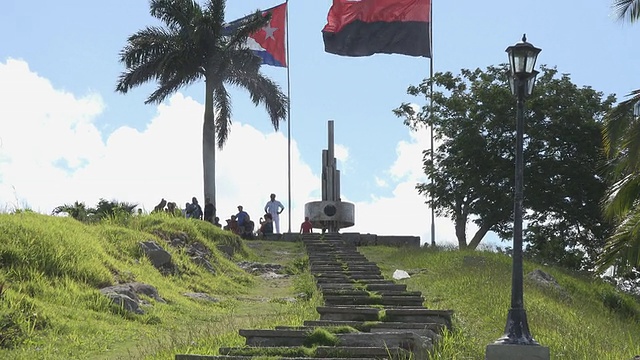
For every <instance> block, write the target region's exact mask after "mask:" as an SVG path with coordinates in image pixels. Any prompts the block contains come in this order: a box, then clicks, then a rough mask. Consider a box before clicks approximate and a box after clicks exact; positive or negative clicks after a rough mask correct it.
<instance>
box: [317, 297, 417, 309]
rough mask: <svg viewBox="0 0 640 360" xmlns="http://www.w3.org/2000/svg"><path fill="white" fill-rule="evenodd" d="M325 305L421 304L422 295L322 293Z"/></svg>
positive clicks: (414, 305)
mask: <svg viewBox="0 0 640 360" xmlns="http://www.w3.org/2000/svg"><path fill="white" fill-rule="evenodd" d="M323 298H324V303H325V304H326V305H329V306H330V305H385V306H411V307H417V306H422V303H423V302H424V299H423V298H422V296H391V295H387V296H380V297H377V296H369V295H368V294H367V295H365V296H362V295H360V296H349V295H324V294H323Z"/></svg>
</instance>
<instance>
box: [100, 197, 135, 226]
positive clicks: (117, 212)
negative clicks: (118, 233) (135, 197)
mask: <svg viewBox="0 0 640 360" xmlns="http://www.w3.org/2000/svg"><path fill="white" fill-rule="evenodd" d="M136 206H138V204H131V203H128V202H120V201H116V200H112V201H108V200H105V199H100V200H99V201H98V204H97V205H96V207H95V208H94V209H90V210H89V212H90V214H91V219H92V220H93V221H100V220H103V219H107V218H110V217H118V216H131V215H133V213H134V211H135V208H136Z"/></svg>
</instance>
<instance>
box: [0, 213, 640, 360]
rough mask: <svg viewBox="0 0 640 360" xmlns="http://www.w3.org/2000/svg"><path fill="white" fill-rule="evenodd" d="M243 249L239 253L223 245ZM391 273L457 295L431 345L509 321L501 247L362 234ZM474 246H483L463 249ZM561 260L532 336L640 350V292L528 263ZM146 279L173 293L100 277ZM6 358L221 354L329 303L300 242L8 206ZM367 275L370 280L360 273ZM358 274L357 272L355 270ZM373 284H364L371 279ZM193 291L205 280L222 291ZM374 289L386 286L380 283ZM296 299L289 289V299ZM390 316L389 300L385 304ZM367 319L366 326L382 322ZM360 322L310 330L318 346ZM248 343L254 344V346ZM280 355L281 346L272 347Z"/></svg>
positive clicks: (439, 300) (548, 342)
mask: <svg viewBox="0 0 640 360" xmlns="http://www.w3.org/2000/svg"><path fill="white" fill-rule="evenodd" d="M174 238H181V239H186V240H187V243H195V242H198V243H201V244H203V245H204V246H205V247H207V248H208V249H209V250H211V251H212V254H213V255H212V258H211V259H210V262H211V264H212V266H213V267H214V268H215V274H213V273H210V272H208V271H207V270H206V269H205V268H203V267H202V266H199V265H196V264H195V263H194V262H193V261H192V260H191V259H190V257H189V255H188V254H187V253H186V251H185V249H184V248H178V247H172V246H170V245H169V244H168V242H167V241H170V240H172V239H174ZM149 240H152V241H156V242H157V243H158V244H159V245H160V246H162V247H163V248H165V249H166V250H167V251H169V252H170V253H171V254H172V258H173V260H172V262H173V264H174V265H175V272H174V273H172V274H171V275H162V274H161V273H160V272H159V271H158V270H156V269H155V268H154V267H153V266H152V264H151V263H150V262H149V260H148V259H147V258H146V257H145V256H144V255H143V254H142V252H141V250H140V248H139V245H138V243H139V242H141V241H149ZM219 247H224V248H225V249H229V248H231V249H233V250H234V251H235V254H234V255H233V256H232V258H231V259H229V258H228V257H227V256H225V255H224V254H223V253H222V252H221V251H220V250H219V249H218V248H219ZM360 250H361V251H362V252H363V253H364V254H365V255H366V256H367V257H369V259H370V260H372V261H375V262H377V263H378V264H379V265H380V267H381V268H382V270H383V273H384V274H385V275H387V276H390V275H391V274H392V272H393V271H394V270H395V269H404V270H416V271H415V275H413V276H412V277H411V278H410V279H406V280H402V281H400V282H401V283H406V284H407V285H408V289H409V290H418V291H421V292H422V293H423V295H424V297H425V304H426V305H427V307H429V308H433V309H452V310H454V311H455V314H454V317H453V325H454V329H453V331H452V332H447V333H445V334H444V335H443V340H442V341H441V342H439V343H438V344H437V346H436V349H437V351H436V352H434V353H433V355H432V359H443V360H444V359H447V360H456V359H457V360H462V359H483V358H484V351H485V347H486V345H487V344H489V343H491V342H493V341H495V340H496V339H498V338H499V337H500V336H501V335H502V330H503V329H504V322H505V320H506V313H507V311H508V307H509V297H510V287H511V277H510V274H511V259H510V258H508V257H506V256H504V255H501V254H495V253H487V252H459V251H432V250H426V249H425V250H420V251H416V250H415V249H410V250H409V249H397V248H388V247H363V248H360ZM465 257H473V259H471V261H465ZM240 260H250V261H259V262H266V263H278V264H281V265H283V266H284V268H285V271H286V272H287V273H288V274H290V275H289V276H288V277H286V278H281V279H263V278H261V277H258V276H252V275H249V274H247V273H246V272H245V271H243V270H242V269H240V268H239V267H238V266H237V265H236V264H235V262H236V261H240ZM535 268H541V269H542V270H544V271H546V272H548V273H550V274H552V275H553V276H554V277H555V278H556V279H557V280H558V282H559V283H560V285H561V287H562V290H553V289H548V288H544V287H540V286H536V285H535V284H533V283H531V282H530V281H528V280H526V281H525V307H526V309H527V314H528V319H529V325H530V328H531V331H532V334H533V336H534V337H535V338H536V340H538V341H539V342H540V343H541V344H542V345H545V346H548V347H549V348H550V350H551V354H552V359H563V360H564V359H570V360H572V359H575V360H582V359H598V360H600V359H602V360H608V359H611V360H619V359H630V358H632V357H633V356H635V355H640V323H639V321H640V304H638V301H637V300H635V299H633V298H631V297H629V296H626V295H623V294H621V293H619V292H617V291H615V289H613V288H612V287H611V286H610V285H608V284H606V283H604V282H602V281H598V280H594V279H591V278H588V277H584V276H581V275H578V274H573V273H570V272H568V271H564V270H562V269H558V268H553V267H547V266H540V265H537V264H533V263H528V262H526V263H525V272H526V273H528V272H529V271H532V270H533V269H535ZM133 281H137V282H142V283H147V284H151V285H153V286H155V287H156V288H157V289H158V292H159V294H160V296H161V297H162V298H163V299H165V300H166V303H162V302H158V301H155V300H154V299H151V298H148V297H144V296H143V298H144V299H145V300H146V301H147V302H149V304H150V305H149V306H145V307H144V310H145V314H143V315H134V314H130V313H127V312H125V311H123V310H122V309H120V308H119V307H117V306H115V305H113V304H112V303H111V302H110V301H109V300H108V299H107V298H106V297H105V296H103V295H102V294H100V292H99V288H100V287H103V286H108V285H112V284H116V283H124V282H133ZM0 285H1V287H0V358H1V359H53V360H56V359H167V360H169V359H173V358H174V356H175V354H177V353H190V354H204V355H215V354H218V349H219V348H220V347H235V346H243V344H244V338H242V337H241V336H240V335H239V334H238V330H239V329H258V328H264V329H269V328H273V327H275V326H277V325H284V326H286V325H289V326H299V325H301V324H302V323H303V322H304V321H305V320H313V319H317V318H318V317H319V315H318V313H317V312H316V311H315V308H316V307H317V306H320V305H321V304H322V303H323V300H322V296H321V294H319V293H318V291H317V290H316V284H315V281H314V279H313V277H312V276H311V275H310V274H309V272H308V258H307V257H306V255H305V252H304V248H303V246H302V244H301V243H298V242H269V241H243V240H241V239H239V238H238V237H237V236H235V235H232V234H231V233H229V232H226V231H222V230H220V229H219V228H216V227H214V226H212V225H210V224H208V223H205V222H202V221H193V220H187V219H182V218H176V217H171V216H167V215H166V214H154V215H149V216H141V217H118V218H111V219H108V220H105V221H102V222H101V223H98V224H90V225H88V224H83V223H81V222H78V221H75V220H73V219H69V218H62V217H52V216H45V215H40V214H36V213H32V212H17V213H15V214H0ZM360 285H362V284H360ZM356 286H358V284H356ZM361 287H362V286H361ZM186 292H205V293H207V294H209V295H210V296H212V297H214V298H217V299H219V300H220V301H219V302H216V303H211V302H204V301H197V300H193V299H190V298H188V297H186V296H184V295H183V294H184V293H186ZM370 294H371V296H374V297H377V296H379V295H378V294H376V293H375V292H370ZM292 297H295V298H297V299H298V300H297V301H295V302H291V301H289V300H288V299H290V298H292ZM380 316H381V318H384V311H381V312H380ZM371 324H373V323H369V324H365V325H364V326H363V327H362V328H361V329H360V330H363V329H365V330H366V327H368V326H371ZM350 331H354V330H353V329H350V328H326V329H321V330H317V331H315V332H312V333H310V335H309V337H310V340H309V346H311V348H305V349H297V350H295V351H302V352H313V347H315V346H317V345H319V344H332V343H333V342H334V340H335V334H337V333H342V332H350ZM247 351H250V350H247ZM262 355H266V356H270V355H271V356H273V355H276V354H262Z"/></svg>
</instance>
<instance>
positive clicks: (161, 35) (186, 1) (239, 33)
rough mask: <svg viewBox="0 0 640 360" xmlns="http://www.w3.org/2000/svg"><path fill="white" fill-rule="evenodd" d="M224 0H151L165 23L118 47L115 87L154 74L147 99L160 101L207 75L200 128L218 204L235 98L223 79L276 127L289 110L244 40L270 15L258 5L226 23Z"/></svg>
mask: <svg viewBox="0 0 640 360" xmlns="http://www.w3.org/2000/svg"><path fill="white" fill-rule="evenodd" d="M225 3H226V1H225V0H207V1H206V3H205V4H204V5H203V6H201V5H199V4H198V3H197V2H196V1H194V0H151V2H150V13H151V15H152V16H154V17H156V18H158V19H159V20H161V21H162V22H163V23H164V24H165V25H166V26H165V27H156V26H149V27H147V28H145V29H143V30H140V31H138V32H136V33H135V34H133V35H131V36H130V37H129V38H128V40H127V45H126V46H125V47H124V49H123V50H122V51H121V52H120V61H121V62H122V63H124V65H125V67H126V69H127V70H126V71H125V72H123V73H122V74H121V75H120V78H119V79H118V84H117V86H116V91H118V92H121V93H127V92H128V91H129V90H130V89H131V88H133V87H136V86H138V85H142V84H143V83H146V82H148V81H151V80H155V81H157V83H158V88H157V89H156V90H155V91H154V92H153V93H151V95H149V97H148V98H147V100H146V101H145V103H146V104H149V103H160V102H162V101H163V100H164V99H165V98H166V97H167V96H169V95H171V94H172V93H174V92H176V91H177V90H178V89H180V88H182V87H183V86H187V85H191V84H193V83H195V82H196V81H199V80H202V79H204V82H205V103H204V106H205V110H204V125H203V129H202V162H203V169H204V201H205V202H204V203H205V204H208V203H210V204H213V205H214V207H215V205H216V187H215V159H216V157H215V147H216V141H217V146H218V148H220V149H222V147H223V146H224V144H225V141H226V140H227V137H228V136H229V131H230V125H231V101H230V96H229V93H228V92H227V89H226V88H225V85H227V84H231V85H235V86H239V87H242V88H244V89H246V90H247V91H248V92H249V95H250V97H251V100H252V101H253V103H254V104H256V105H259V104H262V105H263V106H264V107H265V108H266V110H267V113H268V114H269V116H270V118H271V123H272V124H273V127H274V129H276V130H277V129H278V127H279V123H280V120H285V118H286V115H287V103H288V99H287V97H286V96H285V95H284V94H283V93H282V91H281V90H280V87H279V86H278V85H277V84H275V83H274V82H273V81H271V80H270V79H269V78H267V77H265V76H264V75H263V74H262V73H261V72H260V64H261V60H260V58H258V57H257V56H255V55H254V54H253V53H252V52H251V50H249V49H248V48H247V47H246V46H245V43H246V40H247V39H248V37H249V35H251V34H253V33H255V32H256V31H258V30H260V29H261V28H262V27H263V26H265V25H266V24H267V23H268V21H269V20H270V18H271V15H270V14H269V15H266V16H263V15H262V13H261V12H259V11H256V12H255V13H254V14H253V15H251V16H249V17H248V18H247V19H246V20H244V21H242V22H241V23H240V25H239V26H237V27H233V28H232V29H225V21H224V13H225Z"/></svg>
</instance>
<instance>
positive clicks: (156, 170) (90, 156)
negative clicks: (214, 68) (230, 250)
mask: <svg viewBox="0 0 640 360" xmlns="http://www.w3.org/2000/svg"><path fill="white" fill-rule="evenodd" d="M0 98H2V99H3V103H4V104H3V106H2V107H0V119H12V121H10V122H9V121H3V122H0V139H1V141H0V209H2V208H4V209H12V208H15V207H24V206H25V205H26V206H28V207H30V208H32V209H34V210H36V211H40V212H43V213H49V212H50V211H51V210H52V209H53V208H54V207H55V206H57V205H60V204H64V203H72V202H74V201H76V200H77V201H84V202H85V203H86V204H87V205H88V206H95V204H96V203H97V201H98V199H99V198H106V199H108V200H111V199H116V200H118V201H127V202H132V203H138V204H140V206H141V207H143V208H145V209H146V210H147V211H149V210H151V209H152V208H153V206H155V205H156V204H157V203H158V202H159V201H160V199H161V198H165V199H167V200H168V201H175V202H176V203H177V204H178V206H179V207H183V206H184V203H185V202H187V201H190V199H191V197H192V196H196V197H198V198H201V194H202V188H203V187H202V160H201V158H202V154H201V153H202V150H201V149H202V142H201V136H202V126H201V124H202V115H203V105H202V104H200V103H198V102H196V101H195V100H193V99H192V98H189V97H185V96H184V95H182V94H180V93H178V94H176V95H174V96H172V97H171V98H170V99H169V100H168V101H167V102H166V103H164V104H161V105H159V106H158V107H157V112H156V114H155V115H154V116H153V118H152V119H149V121H148V124H147V126H146V128H144V129H143V130H141V131H139V130H136V129H133V128H131V127H127V126H123V127H120V128H118V129H116V130H115V131H114V132H112V133H111V134H108V136H106V137H105V138H106V140H104V141H103V140H102V138H103V135H104V134H101V133H100V131H99V130H98V129H97V128H96V127H95V126H94V120H95V118H96V117H97V116H98V115H100V114H101V112H102V111H103V109H104V107H105V105H104V104H103V101H102V100H101V98H100V96H98V95H96V94H88V95H85V96H77V95H74V94H70V93H68V92H65V91H62V90H59V89H55V88H53V87H52V85H51V83H50V82H49V81H48V80H47V79H45V78H42V77H40V76H38V75H37V74H35V73H34V72H32V71H30V70H29V68H28V64H27V63H25V62H23V61H18V60H8V61H7V62H6V63H4V64H3V63H0ZM428 143H429V138H428V135H427V132H426V130H420V131H417V132H412V133H411V135H410V140H409V141H401V142H399V143H398V145H397V148H396V153H397V160H396V161H395V163H394V164H393V165H392V166H391V167H390V168H389V169H388V171H387V172H386V174H385V175H384V176H378V175H374V176H375V178H374V180H375V181H376V183H377V184H378V185H379V186H390V187H392V188H393V190H392V193H391V196H387V197H381V196H372V197H371V199H370V200H369V201H364V202H357V203H356V204H355V206H356V226H355V227H353V228H350V229H345V231H359V232H363V233H377V234H380V235H394V234H398V235H419V236H421V238H422V242H427V243H428V242H430V226H431V220H430V219H431V215H430V214H431V213H430V210H429V208H428V207H427V206H426V205H425V204H424V201H425V199H424V197H422V196H420V195H419V194H418V193H417V191H416V189H415V185H416V183H418V182H423V181H425V176H424V173H423V172H422V151H423V150H424V149H427V148H428ZM335 149H336V151H335V152H336V158H337V159H338V160H340V162H341V163H340V165H339V168H340V167H342V166H345V163H346V164H348V161H349V160H350V158H349V149H348V147H347V146H345V145H336V147H335ZM216 155H217V166H216V170H217V174H216V178H217V183H216V186H217V207H218V216H219V217H220V218H221V220H222V221H224V219H226V218H227V217H229V216H230V215H231V214H232V213H235V212H236V206H237V205H243V206H244V208H245V210H246V211H248V212H249V214H250V215H251V216H252V218H253V219H254V220H256V221H257V220H258V218H259V217H260V216H261V215H262V213H263V207H264V204H265V203H266V201H267V200H268V197H269V194H270V193H272V192H273V193H276V194H277V197H278V199H279V200H281V201H282V202H283V203H284V204H285V207H287V209H286V210H285V212H284V213H283V215H282V216H281V231H287V230H288V226H289V225H288V224H289V221H288V219H289V216H291V222H292V225H291V230H292V231H294V232H296V231H297V230H298V229H299V224H300V223H301V222H302V220H303V216H304V204H305V203H307V202H309V201H317V200H319V197H320V179H319V177H318V176H317V175H315V174H314V171H312V169H311V168H310V166H309V165H308V164H306V163H305V162H304V161H303V160H302V159H301V157H300V153H299V151H298V144H297V142H296V141H295V139H292V141H291V174H292V175H291V181H292V182H291V185H292V186H291V199H292V204H291V214H289V213H288V211H289V204H288V199H289V196H288V193H287V192H288V190H287V189H288V180H287V160H286V159H287V139H286V136H285V135H284V134H283V133H279V132H270V133H266V134H265V133H261V132H260V131H258V130H257V129H256V128H254V127H253V126H251V125H249V124H244V123H240V122H234V123H233V126H232V128H231V133H230V136H229V139H228V141H227V144H226V145H225V147H224V149H223V150H221V151H218V152H217V154H216ZM347 166H348V165H347ZM316 170H317V173H319V172H320V171H319V170H318V169H316ZM341 170H344V169H343V168H341ZM389 177H390V178H391V180H389V179H386V178H389ZM200 200H201V201H202V199H200ZM345 200H346V201H348V199H345ZM469 230H471V229H469ZM436 233H437V236H436V240H437V242H438V243H445V242H447V243H455V242H456V241H455V235H454V231H453V225H452V223H451V222H450V221H449V220H447V219H437V221H436Z"/></svg>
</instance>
